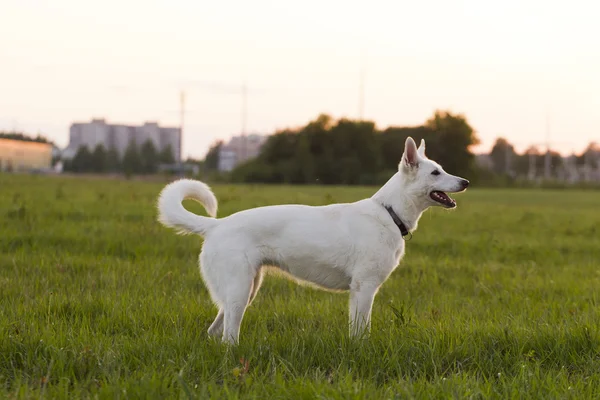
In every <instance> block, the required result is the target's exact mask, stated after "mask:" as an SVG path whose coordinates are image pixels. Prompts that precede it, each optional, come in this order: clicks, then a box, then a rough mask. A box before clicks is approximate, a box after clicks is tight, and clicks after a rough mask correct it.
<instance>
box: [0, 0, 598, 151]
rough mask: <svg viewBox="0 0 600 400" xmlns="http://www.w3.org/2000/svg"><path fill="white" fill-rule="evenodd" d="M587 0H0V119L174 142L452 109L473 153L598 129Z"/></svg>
mask: <svg viewBox="0 0 600 400" xmlns="http://www.w3.org/2000/svg"><path fill="white" fill-rule="evenodd" d="M598 15H600V4H594V1H593V0H588V1H581V0H572V1H569V2H567V1H560V2H559V1H553V0H519V1H515V0H504V1H501V2H500V1H494V2H492V1H482V0H456V1H443V0H439V1H438V0H423V1H414V0H410V1H405V0H390V1H383V0H370V1H353V0H344V1H338V0H321V1H315V0H303V1H294V2H292V1H282V0H279V1H267V0H252V1H248V0H246V1H243V0H242V1H233V0H219V1H215V0H210V1H207V0H169V1H166V0H164V1H163V0H145V1H138V0H119V1H116V0H103V1H97V2H92V1H90V0H53V1H44V0H2V1H0V130H12V129H17V130H19V131H25V132H26V133H31V134H36V133H38V132H41V133H42V134H44V135H46V136H47V137H49V138H51V139H52V140H54V141H56V143H57V144H58V145H59V146H61V147H62V146H66V145H67V144H68V132H69V126H70V124H71V123H73V122H82V121H89V120H90V119H92V118H105V119H106V120H107V121H108V122H113V123H128V124H141V123H143V122H144V121H158V122H159V123H160V124H162V125H169V126H178V124H179V122H180V93H181V92H182V91H184V92H185V117H184V137H183V148H184V149H183V150H184V155H187V156H192V157H196V158H200V157H203V156H204V155H205V153H206V151H207V149H208V147H209V146H210V145H211V143H213V142H214V141H215V140H217V139H228V138H229V137H231V136H232V135H237V134H239V133H240V132H241V131H242V126H243V123H242V98H243V96H242V86H243V83H244V82H246V85H247V118H246V130H247V132H249V133H252V132H255V133H261V134H271V133H273V132H274V131H275V130H277V129H283V128H286V127H297V126H301V125H304V124H306V123H307V122H309V121H310V120H312V119H314V118H316V117H317V116H318V114H320V113H328V114H330V115H332V116H333V117H335V118H341V117H349V118H358V117H359V116H360V106H359V104H360V93H361V90H360V86H361V83H360V82H361V79H360V76H361V71H364V72H362V74H363V77H364V80H363V87H364V97H363V101H364V103H363V104H364V106H363V117H364V118H366V119H370V120H372V121H374V122H375V123H376V124H377V126H378V127H379V128H385V127H387V126H390V125H395V126H407V125H419V124H422V123H423V122H425V121H426V120H427V119H428V118H429V117H430V116H431V115H433V113H434V111H435V110H436V109H442V110H449V111H451V112H454V113H461V114H463V115H464V116H465V117H466V118H467V121H468V122H469V123H470V124H471V126H473V128H474V129H475V130H476V132H477V135H478V137H479V138H480V140H481V145H479V146H478V147H477V148H475V150H476V151H487V150H489V149H490V147H491V146H492V145H493V143H494V141H495V138H497V137H498V136H503V137H506V138H507V139H508V140H509V141H511V142H512V143H514V144H515V147H516V148H517V150H519V151H522V150H524V149H525V148H526V147H528V145H530V144H543V143H545V142H546V138H547V133H549V135H550V136H549V137H550V140H551V146H552V148H553V149H555V150H557V151H560V152H561V153H563V154H568V153H571V152H573V151H576V152H580V151H581V150H582V149H583V148H585V147H586V145H587V144H588V143H589V142H590V141H592V140H596V141H600V72H599V71H600V46H599V45H598V40H599V39H600V24H599V23H598Z"/></svg>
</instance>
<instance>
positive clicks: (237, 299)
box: [222, 279, 253, 344]
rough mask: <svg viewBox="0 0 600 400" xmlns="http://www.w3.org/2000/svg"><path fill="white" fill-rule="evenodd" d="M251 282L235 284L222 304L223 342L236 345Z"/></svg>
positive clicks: (248, 299) (248, 298)
mask: <svg viewBox="0 0 600 400" xmlns="http://www.w3.org/2000/svg"><path fill="white" fill-rule="evenodd" d="M252 282H253V281H252V280H251V279H249V280H244V281H242V280H240V281H237V282H236V283H235V286H236V287H235V290H230V291H229V293H228V296H227V300H226V301H225V304H224V309H225V315H224V319H225V321H224V328H223V338H222V340H223V342H226V343H230V344H237V343H238V340H239V335H240V325H241V324H242V319H243V318H244V313H245V312H246V307H247V306H248V302H249V301H250V292H251V290H252Z"/></svg>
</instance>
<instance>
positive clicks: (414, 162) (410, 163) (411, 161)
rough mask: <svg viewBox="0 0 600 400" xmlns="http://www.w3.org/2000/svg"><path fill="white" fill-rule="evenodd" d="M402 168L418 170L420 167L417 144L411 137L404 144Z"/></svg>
mask: <svg viewBox="0 0 600 400" xmlns="http://www.w3.org/2000/svg"><path fill="white" fill-rule="evenodd" d="M401 164H402V166H403V167H405V168H416V167H418V166H419V156H418V151H417V144H416V143H415V141H414V140H413V138H411V137H410V136H409V137H407V138H406V142H405V143H404V154H403V155H402V162H401Z"/></svg>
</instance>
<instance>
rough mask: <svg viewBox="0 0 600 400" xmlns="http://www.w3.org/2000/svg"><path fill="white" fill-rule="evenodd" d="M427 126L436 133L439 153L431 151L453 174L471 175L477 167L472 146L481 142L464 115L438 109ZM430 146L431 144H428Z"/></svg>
mask: <svg viewBox="0 0 600 400" xmlns="http://www.w3.org/2000/svg"><path fill="white" fill-rule="evenodd" d="M425 126H426V127H427V128H429V129H431V130H432V131H433V132H434V133H435V136H436V138H435V142H436V146H435V147H436V148H437V149H438V151H440V153H439V154H435V153H429V154H430V155H429V156H430V157H431V158H434V159H437V160H436V161H438V162H439V163H440V164H441V165H443V166H444V169H445V170H446V171H448V172H449V173H451V174H455V175H461V176H469V175H470V174H471V173H472V172H473V170H474V167H475V165H474V164H475V163H474V161H475V156H474V154H473V153H472V152H471V150H470V147H471V146H474V145H476V144H479V139H478V138H477V136H476V134H475V131H474V130H473V128H472V127H471V126H470V125H469V124H468V122H467V120H466V118H465V117H464V116H463V115H460V114H457V115H454V114H451V113H450V112H448V111H436V112H435V113H434V115H433V117H431V118H430V119H429V120H428V121H427V122H426V123H425ZM427 147H428V148H429V146H427Z"/></svg>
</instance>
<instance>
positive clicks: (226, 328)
mask: <svg viewBox="0 0 600 400" xmlns="http://www.w3.org/2000/svg"><path fill="white" fill-rule="evenodd" d="M468 185H469V181H467V180H465V179H462V178H459V177H457V176H453V175H450V174H448V173H446V172H444V170H443V169H442V167H441V166H440V165H438V164H437V163H436V162H434V161H432V160H429V159H428V158H427V157H426V156H425V142H424V141H421V145H420V146H419V148H418V149H417V146H416V144H415V142H414V140H413V139H412V138H410V137H409V138H408V139H407V140H406V143H405V149H404V154H403V155H402V161H401V162H400V164H399V166H398V172H397V173H396V174H394V175H393V176H392V177H391V178H390V180H389V181H388V182H387V183H386V184H385V185H384V186H383V187H381V188H380V189H379V190H378V191H377V193H375V194H374V195H373V196H372V197H371V198H367V199H363V200H360V201H357V202H354V203H347V204H331V205H326V206H319V207H312V206H306V205H276V206H268V207H258V208H253V209H249V210H244V211H240V212H238V213H235V214H232V215H230V216H228V217H225V218H221V219H216V218H215V217H216V214H217V199H216V198H215V196H214V194H213V193H212V191H211V189H210V188H209V187H208V186H207V185H206V184H204V183H202V182H199V181H194V180H189V179H181V180H178V181H175V182H172V183H170V184H169V185H167V186H166V187H165V188H164V189H163V191H162V192H161V194H160V197H159V200H158V211H159V217H158V219H159V221H160V222H161V223H162V224H164V225H165V226H168V227H172V228H175V229H177V230H178V232H179V233H181V234H186V233H187V234H190V233H195V234H198V235H201V236H203V237H204V244H203V248H202V251H201V253H200V270H201V273H202V277H203V279H204V281H205V283H206V286H207V287H208V290H209V292H210V295H211V297H212V300H213V301H214V302H215V303H216V305H217V306H218V307H219V313H218V315H217V317H216V319H215V320H214V322H213V323H212V325H211V326H210V328H209V329H208V333H209V335H212V336H217V337H218V336H221V338H222V340H223V341H224V342H228V343H237V342H238V338H239V331H240V324H241V322H242V318H243V316H244V312H245V310H246V307H248V305H249V304H250V303H251V302H252V300H253V299H254V297H255V296H256V293H257V292H258V289H259V288H260V285H261V283H262V279H263V267H266V266H274V267H277V268H278V269H280V270H281V271H283V272H285V273H287V274H289V275H291V276H292V277H294V278H296V279H298V280H300V281H305V282H309V283H312V284H314V285H317V286H319V287H321V288H324V289H329V290H349V291H350V315H349V317H350V318H349V319H350V334H351V335H352V336H356V335H360V334H362V333H368V332H369V331H370V321H371V308H372V305H373V299H374V298H375V295H376V293H377V291H378V290H379V287H380V286H381V285H382V284H383V282H385V280H386V279H387V277H388V276H389V275H390V273H391V272H392V271H393V270H394V269H395V268H396V266H397V265H398V264H399V262H400V260H401V258H402V256H403V255H404V240H403V236H406V235H407V234H409V233H410V232H412V231H414V230H415V229H416V228H417V223H418V221H419V218H420V217H421V214H422V213H423V212H424V211H425V210H426V209H427V208H429V207H431V206H442V207H445V208H454V207H456V203H455V201H454V200H453V199H451V198H450V197H449V196H448V195H447V194H446V193H444V192H452V193H456V192H461V191H463V190H465V189H466V188H467V186H468ZM184 199H193V200H196V201H198V202H200V203H201V204H202V205H203V206H204V208H205V209H206V211H207V213H208V214H209V215H210V216H211V217H213V218H209V217H203V216H200V215H196V214H193V213H191V212H189V211H187V210H186V209H185V208H184V207H183V205H182V201H183V200H184Z"/></svg>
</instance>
